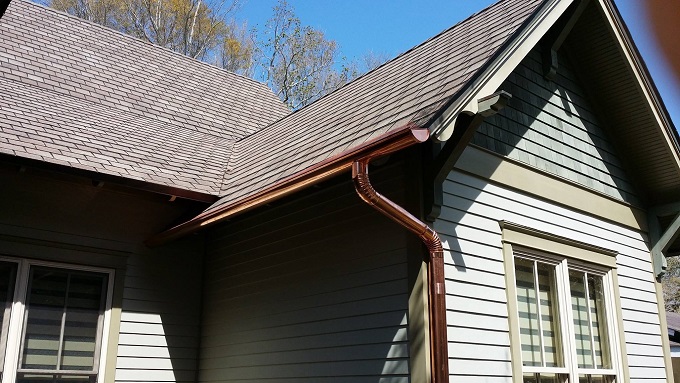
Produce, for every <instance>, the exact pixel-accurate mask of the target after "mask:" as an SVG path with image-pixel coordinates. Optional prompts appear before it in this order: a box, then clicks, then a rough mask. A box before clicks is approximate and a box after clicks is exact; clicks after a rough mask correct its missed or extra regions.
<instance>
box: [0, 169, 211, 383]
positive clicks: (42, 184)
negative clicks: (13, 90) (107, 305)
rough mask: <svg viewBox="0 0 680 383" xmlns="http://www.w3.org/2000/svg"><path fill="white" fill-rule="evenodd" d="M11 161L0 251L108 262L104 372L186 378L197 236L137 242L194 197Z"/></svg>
mask: <svg viewBox="0 0 680 383" xmlns="http://www.w3.org/2000/svg"><path fill="white" fill-rule="evenodd" d="M18 169H19V168H18V167H17V166H15V165H8V164H2V163H0V177H1V178H2V180H3V181H2V187H0V201H2V202H0V204H1V206H0V254H2V255H5V256H13V257H20V258H21V257H29V258H38V259H44V260H50V261H57V262H64V263H70V264H81V265H91V266H100V267H107V268H114V269H115V272H116V278H115V281H114V299H113V308H112V325H111V331H110V334H109V336H108V341H109V343H110V344H109V347H108V355H107V373H106V375H105V378H106V381H107V382H113V381H114V378H115V381H117V382H175V381H176V382H190V381H195V370H196V355H197V351H198V334H199V315H200V310H199V305H200V273H201V267H202V264H201V262H202V260H201V254H202V251H203V250H202V242H201V241H200V240H197V239H189V240H184V241H180V242H177V243H173V244H171V245H170V246H166V247H162V248H158V249H148V248H146V247H145V246H144V245H143V243H142V241H143V240H144V239H146V238H148V237H149V236H150V235H151V234H152V233H157V232H160V231H161V230H162V229H164V228H165V227H167V226H168V225H169V224H170V223H172V222H173V221H175V220H176V219H177V218H178V216H179V215H181V214H185V213H186V211H187V209H190V208H195V206H193V205H192V204H187V203H186V201H184V202H183V201H179V200H178V201H175V202H179V203H177V204H175V203H174V202H173V203H170V202H168V201H167V197H165V196H159V195H154V194H150V193H143V192H138V191H133V190H130V189H117V190H116V189H115V188H112V187H111V186H110V185H104V186H103V187H100V188H98V187H94V186H92V183H91V180H89V179H83V178H78V177H70V176H66V175H60V174H55V173H51V172H44V171H40V170H37V169H32V168H30V167H29V168H27V169H25V170H24V171H21V172H20V171H18ZM118 329H120V335H118Z"/></svg>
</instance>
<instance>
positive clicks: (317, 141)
mask: <svg viewBox="0 0 680 383" xmlns="http://www.w3.org/2000/svg"><path fill="white" fill-rule="evenodd" d="M540 3H541V0H501V1H499V2H498V3H496V4H494V5H492V6H490V7H488V8H487V9H485V10H483V11H481V12H479V13H477V14H476V15H473V16H471V17H469V18H468V19H466V20H464V21H463V22H460V23H458V24H457V25H455V26H453V27H451V28H450V29H448V30H446V31H444V32H442V33H440V34H439V35H437V36H435V37H433V38H431V39H430V40H428V41H426V42H424V43H423V44H421V45H419V46H417V47H415V48H413V49H411V50H409V51H408V52H406V53H404V54H402V55H400V56H399V57H397V58H396V59H394V60H391V61H390V62H388V63H386V64H384V65H382V66H381V67H379V68H377V69H376V70H374V71H372V72H370V73H368V74H366V75H364V76H362V77H360V78H359V79H357V80H355V81H353V82H352V83H350V84H348V85H346V86H344V87H343V88H341V89H339V90H337V91H336V92H333V93H331V94H330V95H327V96H325V97H323V98H321V99H320V100H318V101H317V102H315V103H313V104H311V105H309V106H307V107H305V108H303V109H300V110H298V111H296V112H295V113H292V114H287V110H286V109H285V107H284V106H283V104H282V103H281V102H280V101H279V100H278V99H276V98H275V96H274V95H273V94H272V92H271V91H270V90H268V89H267V88H266V87H265V86H264V85H263V84H261V83H258V82H255V81H253V80H251V79H248V78H245V77H241V76H238V75H234V74H232V73H229V72H226V71H224V70H220V69H218V68H215V67H213V66H210V65H207V64H204V63H201V62H199V61H196V60H192V59H189V58H186V57H184V56H182V55H179V54H176V53H173V52H171V51H169V50H167V49H163V48H159V47H157V46H154V45H152V44H148V43H145V42H142V41H140V40H136V39H134V38H131V37H129V36H125V35H123V34H120V33H118V32H115V31H113V30H110V29H107V28H104V27H101V26H98V25H95V24H92V23H89V22H86V21H82V20H79V19H76V18H74V17H71V16H68V15H66V14H64V13H61V12H57V11H54V10H49V9H46V8H43V7H41V6H38V5H35V4H31V3H27V2H24V1H22V0H15V1H14V2H13V3H12V4H11V5H10V7H9V9H8V11H7V14H6V15H5V16H4V17H3V18H2V19H1V20H0V36H2V39H1V40H0V78H3V80H2V81H1V82H0V91H1V92H2V94H1V95H0V101H2V104H0V121H2V122H0V151H2V152H4V153H8V154H13V155H16V156H20V157H29V158H34V159H38V160H42V161H47V162H53V163H58V164H64V165H68V166H72V167H78V168H83V169H86V170H92V171H95V172H100V173H105V174H113V175H118V176H121V177H126V178H132V179H137V180H141V181H145V182H151V183H156V184H161V185H167V186H172V187H178V188H183V189H185V190H190V191H195V192H202V193H207V194H212V195H218V196H221V197H222V199H221V200H220V201H218V203H216V204H215V205H214V206H213V207H212V209H216V208H219V207H222V206H227V205H232V204H236V203H238V202H239V201H242V200H244V199H246V198H248V197H249V196H252V195H253V194H255V193H258V192H261V191H262V190H264V189H267V188H270V187H272V186H273V185H276V184H280V183H281V182H282V181H284V180H286V179H290V178H291V177H293V176H295V175H296V174H300V173H301V172H304V171H305V170H306V169H310V168H312V167H315V166H318V165H319V164H320V163H323V162H324V161H328V160H329V159H332V158H334V157H335V156H338V155H340V154H342V153H347V152H350V151H352V150H354V149H356V148H358V147H361V146H362V145H364V144H365V143H367V142H372V141H375V140H377V139H378V138H381V137H385V136H386V135H389V134H391V133H393V132H396V131H398V130H399V129H402V128H404V127H405V126H416V125H419V126H427V124H428V123H429V122H430V120H431V119H432V118H433V116H436V115H437V113H439V112H440V111H441V110H442V108H444V107H445V106H446V105H448V104H449V103H450V102H451V100H452V99H455V98H456V97H457V95H458V94H459V92H461V90H462V89H463V88H464V87H465V86H466V84H468V83H469V82H470V80H471V79H472V78H474V76H475V75H476V73H478V72H479V69H480V68H483V67H484V65H485V64H486V63H487V62H489V61H490V60H491V59H492V58H493V57H494V55H495V54H497V53H498V52H499V51H500V48H501V47H502V46H503V44H504V43H506V42H507V41H508V40H509V37H510V36H512V35H513V34H514V33H515V32H516V31H517V30H518V29H519V28H520V26H521V25H523V24H524V23H525V22H527V20H528V19H529V17H530V16H531V15H532V14H533V13H534V11H535V10H536V9H537V7H538V6H539V4H540ZM284 116H285V117H284ZM267 124H269V125H268V126H266V125H267ZM265 126H266V127H265Z"/></svg>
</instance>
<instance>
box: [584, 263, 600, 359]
mask: <svg viewBox="0 0 680 383" xmlns="http://www.w3.org/2000/svg"><path fill="white" fill-rule="evenodd" d="M583 285H584V289H585V292H586V310H588V332H589V333H590V354H591V356H592V358H593V368H597V364H596V363H595V361H596V360H597V358H595V335H594V333H593V318H592V315H593V313H592V311H591V310H592V308H591V307H590V291H589V290H590V289H589V287H588V273H583Z"/></svg>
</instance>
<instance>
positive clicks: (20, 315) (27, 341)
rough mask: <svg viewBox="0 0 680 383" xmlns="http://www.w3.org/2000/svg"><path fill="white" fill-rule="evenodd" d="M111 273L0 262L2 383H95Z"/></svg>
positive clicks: (106, 325)
mask: <svg viewBox="0 0 680 383" xmlns="http://www.w3.org/2000/svg"><path fill="white" fill-rule="evenodd" d="M111 277H112V272H110V271H108V270H99V269H90V268H81V267H73V268H67V267H65V266H64V265H60V264H51V263H41V262H33V261H27V260H16V261H15V260H12V259H2V260H0V299H1V302H2V303H1V304H2V305H3V311H2V315H1V317H0V328H1V338H0V340H1V343H0V377H1V381H2V383H15V382H16V383H33V382H36V383H37V382H50V383H62V382H63V383H65V382H69V383H71V382H73V383H80V382H88V383H90V382H92V383H94V382H97V381H100V379H99V378H100V377H101V371H102V367H103V366H102V363H100V360H102V357H103V355H102V352H103V349H104V347H103V343H104V340H105V336H104V334H105V332H106V328H108V312H109V308H110V304H111V299H110V290H111V289H110V285H111V283H112V280H111Z"/></svg>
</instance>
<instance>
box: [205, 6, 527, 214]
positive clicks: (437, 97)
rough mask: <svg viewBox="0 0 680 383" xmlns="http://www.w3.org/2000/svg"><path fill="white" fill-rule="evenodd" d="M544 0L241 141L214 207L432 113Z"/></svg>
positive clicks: (469, 23) (470, 27)
mask: <svg viewBox="0 0 680 383" xmlns="http://www.w3.org/2000/svg"><path fill="white" fill-rule="evenodd" d="M540 3H541V0H505V1H500V2H498V3H496V4H494V5H492V6H490V7H488V8H486V9H485V10H483V11H481V12H479V13H477V14H475V15H473V16H471V17H469V18H468V19H466V20H464V21H462V22H460V23H458V24H457V25H455V26H453V27H451V28H450V29H448V30H446V31H444V32H442V33H440V34H439V35H437V36H435V37H433V38H431V39H429V40H428V41H426V42H424V43H422V44H421V45H419V46H417V47H415V48H413V49H411V50H409V51H408V52H406V53H404V54H402V55H400V56H399V57H397V58H395V59H394V60H391V61H390V62H388V63H386V64H384V65H382V66H381V67H379V68H377V69H376V70H374V71H372V72H370V73H368V74H366V75H364V76H363V77H361V78H359V79H357V80H355V81H353V82H351V83H350V84H348V85H346V86H344V87H343V88H341V89H339V90H337V91H335V92H333V93H331V94H329V95H327V96H326V97H324V98H322V99H320V100H318V101H316V102H315V103H313V104H311V105H309V106H307V107H305V108H303V109H300V110H298V111H296V112H294V113H292V114H290V115H288V116H286V117H285V118H283V119H281V120H279V121H277V122H275V123H274V124H272V125H270V126H269V127H267V128H265V129H263V130H261V131H259V132H257V133H255V134H252V135H250V136H248V137H246V138H244V139H242V140H239V141H238V142H237V143H236V144H235V147H234V152H233V154H232V160H231V163H232V165H233V166H230V171H229V172H228V173H227V175H226V177H225V184H224V185H223V187H222V190H221V195H222V196H223V198H222V199H221V200H220V201H218V202H217V203H216V204H215V205H214V206H213V208H216V207H218V206H220V205H225V204H229V203H233V202H235V201H238V200H240V199H242V198H244V197H247V196H249V195H251V194H253V193H255V192H257V191H259V190H262V189H264V188H267V187H269V186H271V185H274V184H276V183H277V182H280V181H282V180H284V179H286V178H287V177H291V176H292V175H294V174H296V173H299V172H301V171H304V169H306V168H309V167H311V166H313V165H315V164H317V163H319V162H321V161H324V160H326V159H328V158H330V157H333V156H335V155H337V154H339V153H341V152H344V151H349V150H351V149H352V148H354V147H357V146H359V145H361V144H363V143H365V142H367V141H370V140H372V139H375V138H377V137H379V136H381V135H384V134H387V133H389V132H391V131H393V130H394V129H397V128H400V127H403V126H405V125H409V124H416V125H421V126H426V125H427V123H428V121H429V120H430V118H431V117H432V116H433V115H434V114H435V113H436V112H438V111H439V110H440V109H441V108H442V107H443V106H445V105H446V104H447V103H448V102H449V100H450V99H451V98H452V97H455V95H456V94H457V92H458V91H459V90H461V88H463V86H465V84H466V83H467V82H468V80H470V79H471V78H472V76H473V75H474V74H475V73H476V71H477V70H478V69H479V68H480V67H482V66H483V65H484V63H486V62H487V61H488V60H489V59H490V58H491V57H492V56H493V55H494V54H495V53H496V52H497V50H498V48H499V47H500V46H501V45H502V44H503V43H504V42H505V41H506V40H507V39H508V37H509V36H511V35H512V34H513V33H514V32H515V31H516V30H517V29H518V28H519V26H520V25H522V23H523V22H525V21H526V20H527V18H528V17H529V16H530V15H531V14H532V13H533V12H534V10H535V9H536V7H537V6H538V5H539V4H540Z"/></svg>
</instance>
